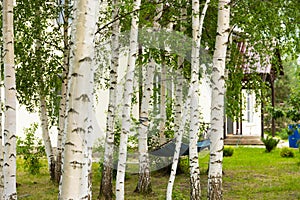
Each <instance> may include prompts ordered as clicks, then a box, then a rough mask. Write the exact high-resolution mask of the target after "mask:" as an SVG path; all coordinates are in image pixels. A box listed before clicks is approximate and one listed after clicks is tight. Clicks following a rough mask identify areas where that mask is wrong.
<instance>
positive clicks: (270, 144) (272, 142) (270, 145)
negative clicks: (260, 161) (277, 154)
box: [262, 136, 279, 152]
mask: <svg viewBox="0 0 300 200" xmlns="http://www.w3.org/2000/svg"><path fill="white" fill-rule="evenodd" d="M262 142H263V143H264V144H265V146H266V152H271V151H272V150H273V149H275V148H276V146H277V144H278V143H279V140H277V139H274V138H273V137H270V136H267V138H262Z"/></svg>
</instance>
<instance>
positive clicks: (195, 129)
mask: <svg viewBox="0 0 300 200" xmlns="http://www.w3.org/2000/svg"><path fill="white" fill-rule="evenodd" d="M199 7H200V6H199V0H193V1H192V33H193V46H192V55H191V56H192V57H191V85H190V87H191V90H192V92H191V104H190V120H191V122H190V136H189V140H190V144H189V160H190V162H189V163H190V199H191V200H196V199H197V200H198V199H200V198H201V188H200V170H199V163H198V149H197V142H198V133H199V65H200V63H199V61H200V60H199V53H200V34H199V32H200V21H199Z"/></svg>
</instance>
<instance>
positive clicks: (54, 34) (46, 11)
mask: <svg viewBox="0 0 300 200" xmlns="http://www.w3.org/2000/svg"><path fill="white" fill-rule="evenodd" d="M15 10H16V15H15V19H16V26H15V27H16V42H15V44H16V45H15V50H16V51H15V52H16V56H15V57H16V62H17V64H18V66H19V67H18V68H17V69H16V70H17V75H16V79H17V90H18V94H17V95H18V100H19V102H20V104H22V105H25V106H26V108H27V110H28V111H30V112H36V111H38V112H39V113H40V121H41V126H42V136H43V141H44V144H45V150H46V155H47V159H48V165H49V172H50V177H51V180H54V175H55V158H54V152H53V148H52V144H51V141H50V134H49V128H50V126H51V125H54V124H55V125H56V123H57V122H56V121H57V117H58V116H57V115H58V114H57V110H58V104H57V103H56V102H57V101H58V99H59V97H58V95H57V93H58V88H59V87H60V84H61V81H60V80H59V77H58V74H60V71H61V69H60V57H59V56H58V55H57V53H55V48H58V46H57V45H56V43H59V40H60V37H59V35H58V31H57V30H56V29H55V28H54V27H53V26H52V27H51V26H50V25H49V19H53V18H54V14H53V12H55V11H56V8H55V6H53V5H51V4H45V2H44V1H41V0H36V1H34V2H29V1H21V2H17V5H16V9H15ZM55 17H57V16H55ZM24 21H25V23H24ZM49 28H51V29H53V30H52V31H51V32H50V31H49V30H47V29H49ZM32 29H34V30H35V31H32ZM28 74H30V75H31V76H28Z"/></svg>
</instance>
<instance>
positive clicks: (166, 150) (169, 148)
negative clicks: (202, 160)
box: [149, 139, 210, 157]
mask: <svg viewBox="0 0 300 200" xmlns="http://www.w3.org/2000/svg"><path fill="white" fill-rule="evenodd" d="M175 146H176V145H175V140H171V141H169V142H167V143H165V144H163V145H161V146H160V147H159V148H157V149H155V150H154V151H151V152H149V154H151V155H154V156H159V157H173V156H174V152H175ZM209 146H210V140H209V139H207V140H202V141H200V142H198V143H197V147H198V152H200V151H202V150H203V149H205V148H209ZM179 155H180V156H185V155H189V145H188V144H185V143H181V147H180V153H179Z"/></svg>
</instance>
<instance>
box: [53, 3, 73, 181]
mask: <svg viewBox="0 0 300 200" xmlns="http://www.w3.org/2000/svg"><path fill="white" fill-rule="evenodd" d="M63 36H64V50H63V56H64V61H63V73H62V86H61V100H60V107H59V122H58V128H57V129H58V135H57V152H56V163H55V180H56V182H57V183H59V182H60V178H61V168H62V144H63V137H64V133H65V120H66V107H67V88H68V73H69V57H70V46H69V0H65V2H64V24H63Z"/></svg>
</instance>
